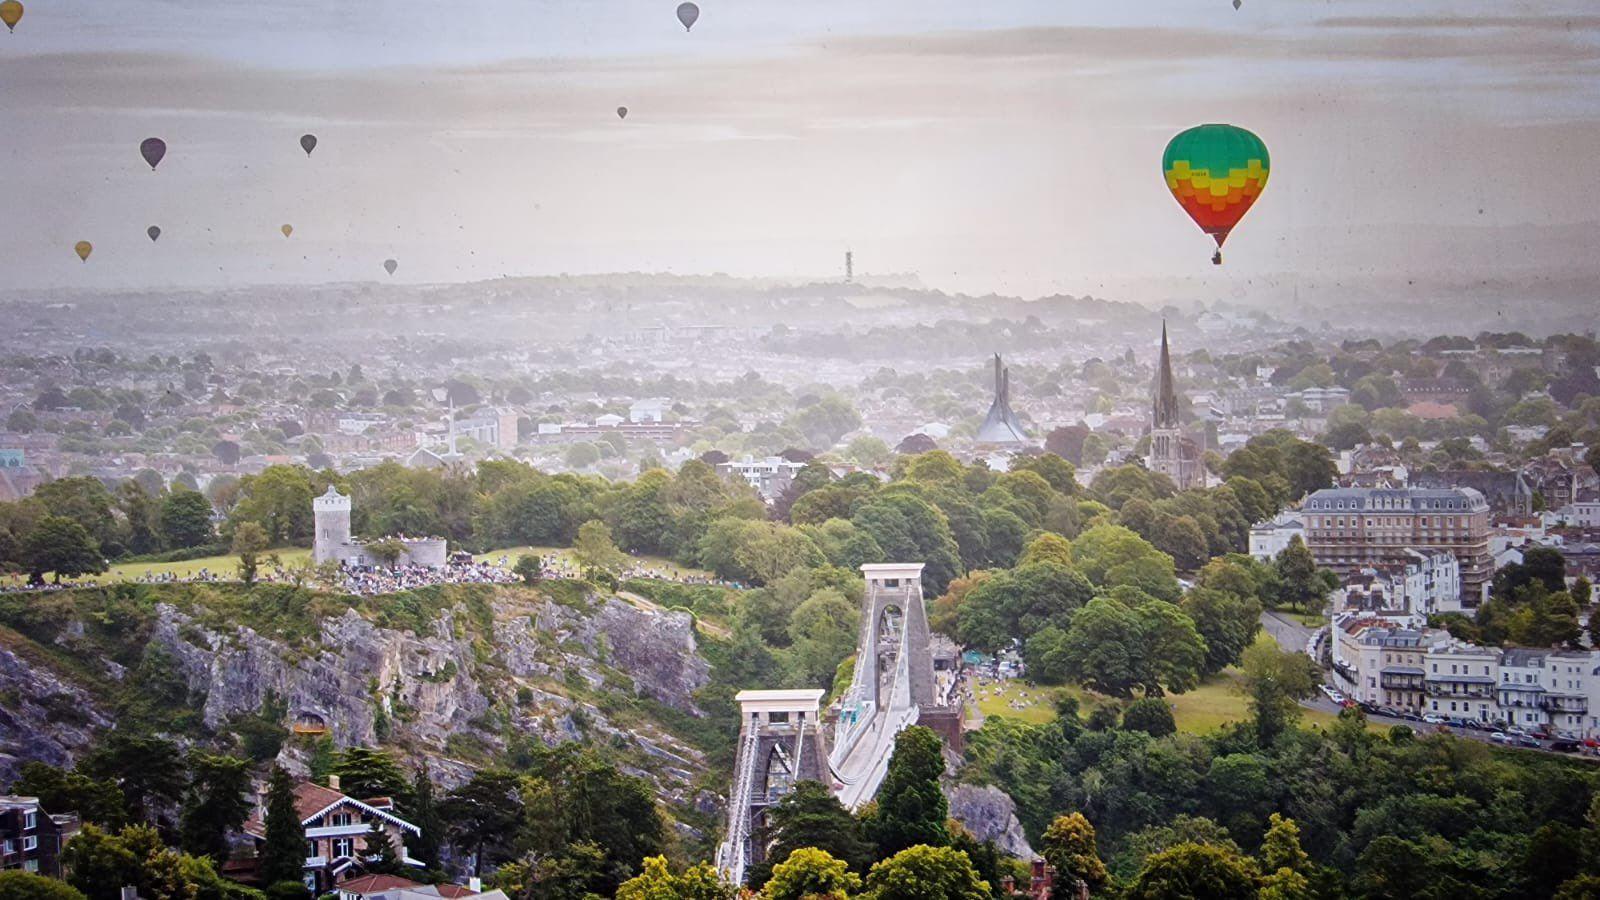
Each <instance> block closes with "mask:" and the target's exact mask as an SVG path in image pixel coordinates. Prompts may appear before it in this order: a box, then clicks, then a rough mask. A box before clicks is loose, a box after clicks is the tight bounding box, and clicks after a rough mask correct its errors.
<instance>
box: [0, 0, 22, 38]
mask: <svg viewBox="0 0 1600 900" xmlns="http://www.w3.org/2000/svg"><path fill="white" fill-rule="evenodd" d="M21 21H22V4H21V3H18V2H17V0H6V2H4V3H0V22H4V23H6V30H7V31H16V30H17V23H18V22H21Z"/></svg>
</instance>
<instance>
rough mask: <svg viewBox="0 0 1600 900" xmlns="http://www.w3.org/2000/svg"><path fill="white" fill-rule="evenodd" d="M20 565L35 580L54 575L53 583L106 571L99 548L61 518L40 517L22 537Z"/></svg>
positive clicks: (80, 529) (70, 523) (68, 521)
mask: <svg viewBox="0 0 1600 900" xmlns="http://www.w3.org/2000/svg"><path fill="white" fill-rule="evenodd" d="M20 555H21V557H22V562H23V564H24V565H25V566H27V567H28V573H29V574H30V575H32V576H33V578H34V579H35V580H38V579H42V578H43V577H44V574H45V573H46V572H54V573H55V580H56V583H58V584H59V583H60V582H61V579H62V577H63V576H65V577H67V578H77V577H78V576H80V575H94V574H99V573H101V572H104V571H106V561H105V557H104V556H102V555H101V553H100V545H99V544H97V543H95V540H94V538H92V537H90V536H89V532H88V531H86V530H84V527H83V526H82V525H80V524H78V523H77V522H74V521H73V520H71V519H68V518H66V517H64V516H44V517H43V518H41V519H39V520H38V521H37V522H35V523H34V526H33V528H31V529H29V531H28V532H27V533H26V534H24V535H23V537H22V546H21V548H20Z"/></svg>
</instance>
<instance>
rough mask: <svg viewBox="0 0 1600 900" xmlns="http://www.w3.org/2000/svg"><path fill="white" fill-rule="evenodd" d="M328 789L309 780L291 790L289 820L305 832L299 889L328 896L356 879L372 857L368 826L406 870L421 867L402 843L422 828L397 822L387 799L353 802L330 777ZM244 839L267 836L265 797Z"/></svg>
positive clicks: (391, 802) (336, 779)
mask: <svg viewBox="0 0 1600 900" xmlns="http://www.w3.org/2000/svg"><path fill="white" fill-rule="evenodd" d="M328 782H329V786H328V787H323V786H322V785H320V784H314V783H312V782H309V781H302V782H300V783H299V784H296V785H295V786H294V809H295V815H297V816H299V817H300V826H301V827H302V828H304V829H305V833H306V861H305V869H304V873H303V874H304V876H305V884H306V887H307V888H309V889H310V890H312V891H314V892H316V893H318V894H321V893H323V892H325V891H331V890H333V889H334V888H335V887H337V886H338V885H339V883H340V882H341V881H342V880H344V879H346V878H348V877H351V876H354V875H359V874H362V865H363V863H364V862H365V861H366V860H367V859H368V858H370V857H372V856H374V855H375V854H376V853H377V852H378V847H377V846H368V843H369V841H371V840H372V826H373V823H377V825H378V828H379V830H380V831H381V832H382V833H383V835H384V836H385V837H386V838H387V839H388V841H389V843H390V844H391V845H392V846H393V847H394V850H395V853H396V855H397V856H399V857H400V859H401V861H403V862H404V863H405V864H406V865H408V866H414V867H416V868H418V869H420V868H422V867H423V863H422V861H421V860H418V859H415V858H413V857H412V856H411V854H410V852H409V851H408V850H407V848H406V841H407V840H409V839H413V838H416V837H419V836H420V835H421V834H422V829H420V828H418V827H417V826H415V825H413V824H411V823H410V822H407V821H406V820H405V819H402V818H400V816H399V815H397V814H396V812H395V808H394V800H392V799H391V798H389V797H374V798H371V799H367V800H357V799H356V798H354V797H351V796H349V795H348V794H345V793H343V792H342V791H340V790H339V777H338V776H337V775H330V776H329V777H328ZM244 831H245V833H246V834H248V835H250V836H251V837H252V838H254V839H255V840H256V842H257V844H258V845H259V844H261V843H263V842H265V840H266V837H267V824H266V795H265V794H264V793H263V794H262V798H261V802H260V803H259V804H257V806H256V809H255V812H253V813H252V814H251V816H250V818H249V820H247V821H246V822H245V824H244Z"/></svg>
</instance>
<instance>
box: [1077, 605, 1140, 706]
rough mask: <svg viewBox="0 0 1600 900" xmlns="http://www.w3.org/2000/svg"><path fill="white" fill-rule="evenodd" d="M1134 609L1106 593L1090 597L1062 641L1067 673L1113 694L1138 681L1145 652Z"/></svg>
mask: <svg viewBox="0 0 1600 900" xmlns="http://www.w3.org/2000/svg"><path fill="white" fill-rule="evenodd" d="M1140 645H1141V640H1140V626H1139V619H1138V617H1137V616H1136V615H1135V614H1134V611H1133V610H1131V609H1129V608H1128V607H1126V606H1124V605H1123V604H1121V603H1118V602H1117V601H1115V600H1111V599H1108V598H1105V597H1100V598H1096V599H1094V600H1091V601H1090V602H1089V604H1088V605H1087V606H1085V607H1084V608H1083V609H1081V610H1079V611H1078V612H1077V614H1076V615H1075V616H1073V619H1072V627H1071V628H1070V629H1069V630H1068V631H1067V633H1066V637H1065V640H1064V641H1063V642H1062V644H1061V648H1060V649H1061V653H1062V660H1063V663H1064V666H1065V674H1066V675H1067V677H1069V678H1071V679H1073V680H1074V681H1077V682H1079V683H1080V684H1083V685H1085V686H1087V687H1090V688H1093V689H1094V690H1097V691H1100V692H1102V693H1106V694H1111V695H1112V696H1114V697H1126V696H1128V695H1129V694H1130V693H1131V692H1132V690H1133V688H1134V687H1136V686H1137V685H1138V684H1139V681H1140V675H1141V671H1142V661H1141V660H1140V659H1139V654H1140V653H1141V652H1142V648H1141V646H1140Z"/></svg>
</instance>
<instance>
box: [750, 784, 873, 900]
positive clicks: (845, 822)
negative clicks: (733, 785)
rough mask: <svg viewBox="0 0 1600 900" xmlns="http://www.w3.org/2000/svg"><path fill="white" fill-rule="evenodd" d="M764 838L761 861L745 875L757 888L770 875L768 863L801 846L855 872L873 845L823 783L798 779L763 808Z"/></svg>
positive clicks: (864, 863)
mask: <svg viewBox="0 0 1600 900" xmlns="http://www.w3.org/2000/svg"><path fill="white" fill-rule="evenodd" d="M764 838H765V839H766V840H767V841H769V842H770V845H769V848H768V850H767V860H768V862H767V863H765V864H761V865H757V866H753V867H752V868H751V871H750V872H749V874H748V876H747V880H748V881H749V883H750V885H751V886H752V887H756V888H759V887H761V886H762V885H763V884H765V883H766V881H767V878H768V877H770V869H771V867H772V863H774V862H781V861H782V860H785V859H788V858H789V854H791V853H793V852H794V851H796V850H799V849H801V848H802V847H810V848H814V849H817V850H822V851H826V852H827V853H828V854H829V855H830V856H832V857H833V858H834V859H837V860H841V861H843V862H844V863H845V864H846V865H848V866H849V867H850V869H851V870H853V871H856V872H865V871H866V869H867V867H868V866H869V865H871V863H872V861H873V852H874V847H873V845H872V843H871V842H870V841H868V840H867V839H866V838H865V837H864V836H862V834H861V823H860V822H859V821H858V820H857V819H856V818H855V817H854V816H852V815H850V811H849V810H847V809H845V808H844V804H842V803H840V802H839V799H838V798H837V797H835V796H834V795H833V791H831V790H830V789H829V788H828V786H827V785H825V784H822V783H820V782H816V781H799V782H796V783H795V785H794V789H793V790H791V791H790V792H789V793H787V794H785V795H784V796H783V797H782V798H781V799H780V800H779V801H778V803H777V805H775V806H772V807H770V808H769V809H768V810H767V828H766V832H765V835H764Z"/></svg>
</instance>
